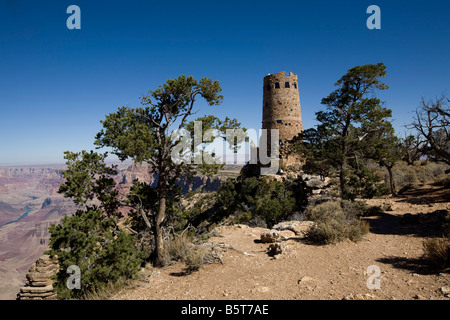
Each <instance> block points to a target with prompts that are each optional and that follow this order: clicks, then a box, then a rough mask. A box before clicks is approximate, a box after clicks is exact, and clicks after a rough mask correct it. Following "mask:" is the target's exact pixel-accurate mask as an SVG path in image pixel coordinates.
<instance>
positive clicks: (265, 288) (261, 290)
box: [257, 287, 270, 292]
mask: <svg viewBox="0 0 450 320" xmlns="http://www.w3.org/2000/svg"><path fill="white" fill-rule="evenodd" d="M257 290H258V292H269V290H270V289H269V288H268V287H258V289H257Z"/></svg>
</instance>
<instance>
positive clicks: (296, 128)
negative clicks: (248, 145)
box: [262, 71, 303, 165]
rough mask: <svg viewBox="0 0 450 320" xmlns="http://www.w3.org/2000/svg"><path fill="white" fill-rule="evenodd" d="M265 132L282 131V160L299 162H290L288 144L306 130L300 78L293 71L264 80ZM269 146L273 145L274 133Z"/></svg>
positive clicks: (268, 139) (279, 142)
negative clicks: (300, 92)
mask: <svg viewBox="0 0 450 320" xmlns="http://www.w3.org/2000/svg"><path fill="white" fill-rule="evenodd" d="M263 92H264V94H263V119H262V128H263V129H268V132H270V131H269V130H271V129H278V130H279V131H278V132H279V141H277V142H275V141H274V142H275V143H278V144H279V152H280V160H282V162H283V163H284V164H285V165H292V164H294V163H296V162H298V161H299V159H296V158H295V159H294V158H292V157H291V159H288V157H287V152H286V151H287V148H288V143H287V142H288V141H289V140H291V139H292V138H294V137H295V136H297V135H298V134H299V133H300V132H302V131H303V124H302V112H301V107H300V95H299V91H298V78H297V75H295V74H293V73H292V72H289V73H287V72H284V71H283V72H279V73H276V74H269V75H267V76H265V77H264V88H263ZM267 143H268V144H271V143H272V142H271V141H270V133H268V137H267Z"/></svg>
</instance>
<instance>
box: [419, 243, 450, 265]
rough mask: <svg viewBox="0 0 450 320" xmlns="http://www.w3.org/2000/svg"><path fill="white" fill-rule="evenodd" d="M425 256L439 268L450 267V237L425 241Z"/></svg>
mask: <svg viewBox="0 0 450 320" xmlns="http://www.w3.org/2000/svg"><path fill="white" fill-rule="evenodd" d="M423 249H424V252H425V253H424V258H425V260H426V261H428V262H429V263H430V264H431V265H432V266H433V267H436V268H438V269H448V268H450V238H448V237H442V238H431V239H427V240H425V241H424V242H423Z"/></svg>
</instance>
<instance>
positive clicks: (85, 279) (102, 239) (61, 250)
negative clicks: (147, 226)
mask: <svg viewBox="0 0 450 320" xmlns="http://www.w3.org/2000/svg"><path fill="white" fill-rule="evenodd" d="M49 232H50V235H51V237H50V250H49V251H47V253H48V254H49V255H51V256H57V257H58V262H59V265H60V271H59V272H58V274H57V275H56V279H55V283H54V287H55V290H56V292H57V294H58V297H59V298H61V299H72V298H77V299H79V298H83V297H84V296H86V295H89V294H90V293H93V292H96V291H101V290H102V289H103V288H105V287H106V286H108V285H111V284H116V283H120V282H122V281H125V280H127V279H132V278H134V277H135V276H136V275H137V272H138V271H139V269H140V265H141V264H142V262H143V260H144V256H143V254H142V252H140V251H138V250H137V249H136V248H135V237H134V235H130V234H127V233H125V232H124V231H122V230H120V229H118V228H117V225H116V224H115V223H114V222H113V221H112V219H108V218H105V216H104V214H103V213H102V211H101V210H99V209H97V208H88V209H86V210H85V211H83V210H78V211H77V212H76V213H75V215H73V216H70V217H69V216H66V217H64V218H63V219H62V220H61V224H59V225H52V226H50V228H49ZM72 265H75V266H77V267H78V268H80V274H81V288H80V289H69V288H68V287H67V284H66V282H67V280H68V277H69V275H68V274H67V273H66V271H67V269H68V268H69V266H72Z"/></svg>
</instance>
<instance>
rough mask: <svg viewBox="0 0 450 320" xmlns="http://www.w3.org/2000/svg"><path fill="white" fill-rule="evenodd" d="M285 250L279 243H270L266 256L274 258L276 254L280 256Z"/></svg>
mask: <svg viewBox="0 0 450 320" xmlns="http://www.w3.org/2000/svg"><path fill="white" fill-rule="evenodd" d="M285 249H286V248H285V247H284V246H282V245H281V244H280V243H271V244H270V245H269V249H268V254H269V255H270V256H275V255H277V254H282V253H283V251H284V250H285Z"/></svg>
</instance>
